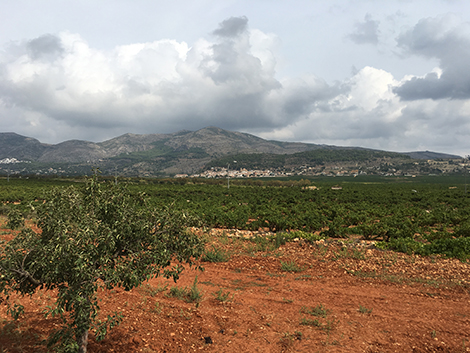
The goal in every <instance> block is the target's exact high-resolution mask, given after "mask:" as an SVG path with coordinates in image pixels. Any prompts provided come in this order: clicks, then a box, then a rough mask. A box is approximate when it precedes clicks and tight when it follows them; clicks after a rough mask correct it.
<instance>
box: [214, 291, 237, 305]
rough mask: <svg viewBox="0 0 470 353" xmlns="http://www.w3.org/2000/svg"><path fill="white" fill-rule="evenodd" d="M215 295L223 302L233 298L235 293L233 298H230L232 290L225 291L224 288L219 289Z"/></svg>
mask: <svg viewBox="0 0 470 353" xmlns="http://www.w3.org/2000/svg"><path fill="white" fill-rule="evenodd" d="M213 295H214V296H215V299H217V300H218V301H219V302H222V303H225V302H227V301H231V300H233V295H232V299H229V296H230V292H226V293H224V292H223V291H222V289H219V290H218V291H217V292H215V293H213Z"/></svg>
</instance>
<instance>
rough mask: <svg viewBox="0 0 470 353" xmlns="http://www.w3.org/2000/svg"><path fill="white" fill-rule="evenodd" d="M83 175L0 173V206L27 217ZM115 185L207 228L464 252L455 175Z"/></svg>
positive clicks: (468, 225)
mask: <svg viewBox="0 0 470 353" xmlns="http://www.w3.org/2000/svg"><path fill="white" fill-rule="evenodd" d="M83 180H84V179H81V180H80V179H76V180H72V179H63V180H54V179H10V181H9V182H7V180H6V179H0V202H2V203H3V205H2V206H1V209H0V211H1V212H2V213H3V214H7V213H8V210H9V209H10V208H11V207H15V208H17V209H19V210H21V211H22V212H23V213H24V214H25V216H29V217H32V218H34V214H32V213H29V212H30V211H29V210H30V208H29V205H30V204H33V205H34V203H36V202H41V200H42V195H43V192H44V190H46V189H49V188H52V187H56V186H59V187H61V186H68V185H71V184H73V185H76V186H77V187H81V186H82V185H83V182H81V181H83ZM109 182H113V179H110V180H109ZM119 183H120V184H126V186H127V187H128V188H129V190H130V191H131V192H133V193H138V192H145V193H146V194H147V195H149V196H150V198H151V202H152V203H153V204H154V205H156V206H168V205H172V207H174V208H177V209H184V210H187V211H189V212H191V213H193V214H195V215H197V216H198V217H199V218H200V219H201V220H202V223H203V224H204V226H206V227H217V228H227V229H231V228H237V229H247V230H259V229H260V228H261V229H265V230H269V231H271V232H277V233H280V232H283V234H284V235H285V237H286V238H289V237H293V236H291V234H295V236H296V237H303V238H305V239H307V240H309V239H310V240H312V239H318V238H319V237H330V238H344V239H348V238H352V237H354V238H358V237H361V238H363V239H365V240H376V241H378V243H377V246H379V247H382V248H388V249H393V250H398V251H403V252H408V253H411V252H414V253H418V254H422V255H430V254H444V255H446V256H449V257H457V258H459V259H461V260H466V259H467V258H468V257H469V256H470V205H469V200H470V195H469V194H470V193H466V192H465V180H464V179H463V177H462V176H449V177H445V176H439V177H416V178H411V177H410V178H386V177H370V176H369V177H357V178H351V177H348V178H311V179H309V180H304V179H302V180H299V179H297V180H295V179H277V180H273V179H263V180H253V179H249V180H231V181H230V188H227V181H226V180H223V179H219V180H207V179H198V180H189V179H126V180H119ZM314 187H315V188H314ZM339 187H340V188H341V189H339ZM469 191H470V187H469ZM18 201H20V204H16V205H13V204H12V203H13V202H18ZM293 232H294V233H293Z"/></svg>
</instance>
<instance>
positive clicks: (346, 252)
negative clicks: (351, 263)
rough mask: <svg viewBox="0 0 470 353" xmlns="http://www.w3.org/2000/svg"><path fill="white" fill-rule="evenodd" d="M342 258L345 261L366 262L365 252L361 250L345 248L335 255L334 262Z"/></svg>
mask: <svg viewBox="0 0 470 353" xmlns="http://www.w3.org/2000/svg"><path fill="white" fill-rule="evenodd" d="M340 258H344V259H356V260H365V258H366V257H365V255H364V252H363V251H361V250H357V249H355V248H353V249H350V248H347V247H343V248H342V249H341V250H340V251H339V252H337V253H335V257H334V258H333V260H337V259H340Z"/></svg>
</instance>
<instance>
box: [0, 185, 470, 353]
mask: <svg viewBox="0 0 470 353" xmlns="http://www.w3.org/2000/svg"><path fill="white" fill-rule="evenodd" d="M462 181H463V180H460V179H459V178H456V177H454V178H451V177H448V178H443V177H439V178H431V177H429V178H409V179H406V178H400V179H390V178H378V177H374V178H354V179H351V178H343V179H341V178H325V179H311V180H305V179H300V180H299V179H297V180H287V179H284V180H273V179H272V180H230V183H228V182H227V180H210V181H207V180H195V179H191V180H189V179H181V180H177V179H127V180H119V181H118V184H119V185H115V184H116V180H114V179H109V180H106V179H104V178H100V179H95V178H91V179H90V178H89V179H87V180H84V179H83V180H82V179H76V180H72V179H64V180H54V179H11V180H10V181H7V180H0V190H1V193H0V197H1V200H0V201H1V206H0V207H1V208H0V211H1V213H2V214H1V215H0V239H1V243H2V246H3V248H2V253H1V258H0V268H1V270H2V274H1V281H0V284H1V290H2V295H1V296H0V304H1V307H2V311H1V312H0V351H2V352H9V353H16V352H50V351H57V352H86V351H87V348H86V347H87V345H88V351H90V352H111V351H112V352H118V353H124V352H130V351H136V352H138V351H141V352H162V351H164V352H188V351H207V352H233V351H253V350H254V349H255V348H256V349H255V350H256V351H260V352H294V351H295V352H311V351H318V352H320V351H331V352H352V351H354V352H355V351H357V352H393V351H410V352H411V351H413V352H435V351H446V352H447V351H448V352H468V351H470V348H468V347H467V346H468V343H469V339H470V337H469V336H468V329H467V328H468V325H469V324H470V321H469V317H470V312H469V311H468V304H467V303H468V288H469V280H468V279H469V271H470V269H469V267H468V262H467V261H468V258H469V255H470V246H469V239H470V217H469V214H470V213H469V212H468V211H469V209H468V200H469V198H468V194H467V193H466V188H465V183H464V182H462ZM6 215H7V216H8V217H5V216H6ZM25 222H26V224H25ZM25 225H26V227H25ZM188 226H189V227H190V228H187V227H188ZM22 227H23V230H21V231H13V230H12V229H15V228H18V229H21V228H22ZM29 227H31V228H29ZM38 227H39V229H41V232H38V231H37V230H38ZM185 229H186V230H185ZM188 231H189V232H188ZM37 234H41V235H40V236H37ZM29 254H36V255H37V256H36V257H34V256H33V255H32V256H29ZM193 260H195V262H194V264H195V265H196V266H194V267H186V269H185V270H184V271H183V268H182V267H180V266H179V265H180V264H184V263H186V262H188V263H191V262H192V261H193ZM175 262H176V264H175ZM91 264H92V265H91ZM170 266H171V267H170ZM176 280H177V283H176ZM24 294H27V295H24ZM113 327H114V328H113ZM111 329H112V330H111ZM108 331H109V332H108Z"/></svg>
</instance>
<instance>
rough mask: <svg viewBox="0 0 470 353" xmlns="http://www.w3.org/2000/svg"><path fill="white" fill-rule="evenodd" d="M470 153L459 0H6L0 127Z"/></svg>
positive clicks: (468, 31)
mask: <svg viewBox="0 0 470 353" xmlns="http://www.w3.org/2000/svg"><path fill="white" fill-rule="evenodd" d="M207 126H216V127H220V128H223V129H227V130H231V131H241V132H247V133H250V134H254V135H256V136H259V137H262V138H265V139H270V140H279V141H298V142H308V143H316V144H328V145H337V146H358V147H367V148H373V149H380V150H387V151H397V152H409V151H424V150H429V151H435V152H443V153H451V154H457V155H460V156H466V155H468V154H470V1H468V0H328V1H326V0H172V1H168V0H74V1H69V0H41V1H37V0H2V1H1V2H0V132H16V133H18V134H20V135H24V136H29V137H33V138H36V139H38V140H40V141H41V142H44V143H51V144H55V143H59V142H63V141H66V140H72V139H79V140H87V141H94V142H101V141H105V140H108V139H110V138H113V137H116V136H119V135H122V134H125V133H135V134H151V133H172V132H177V131H180V130H191V131H195V130H198V129H201V128H204V127H207Z"/></svg>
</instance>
